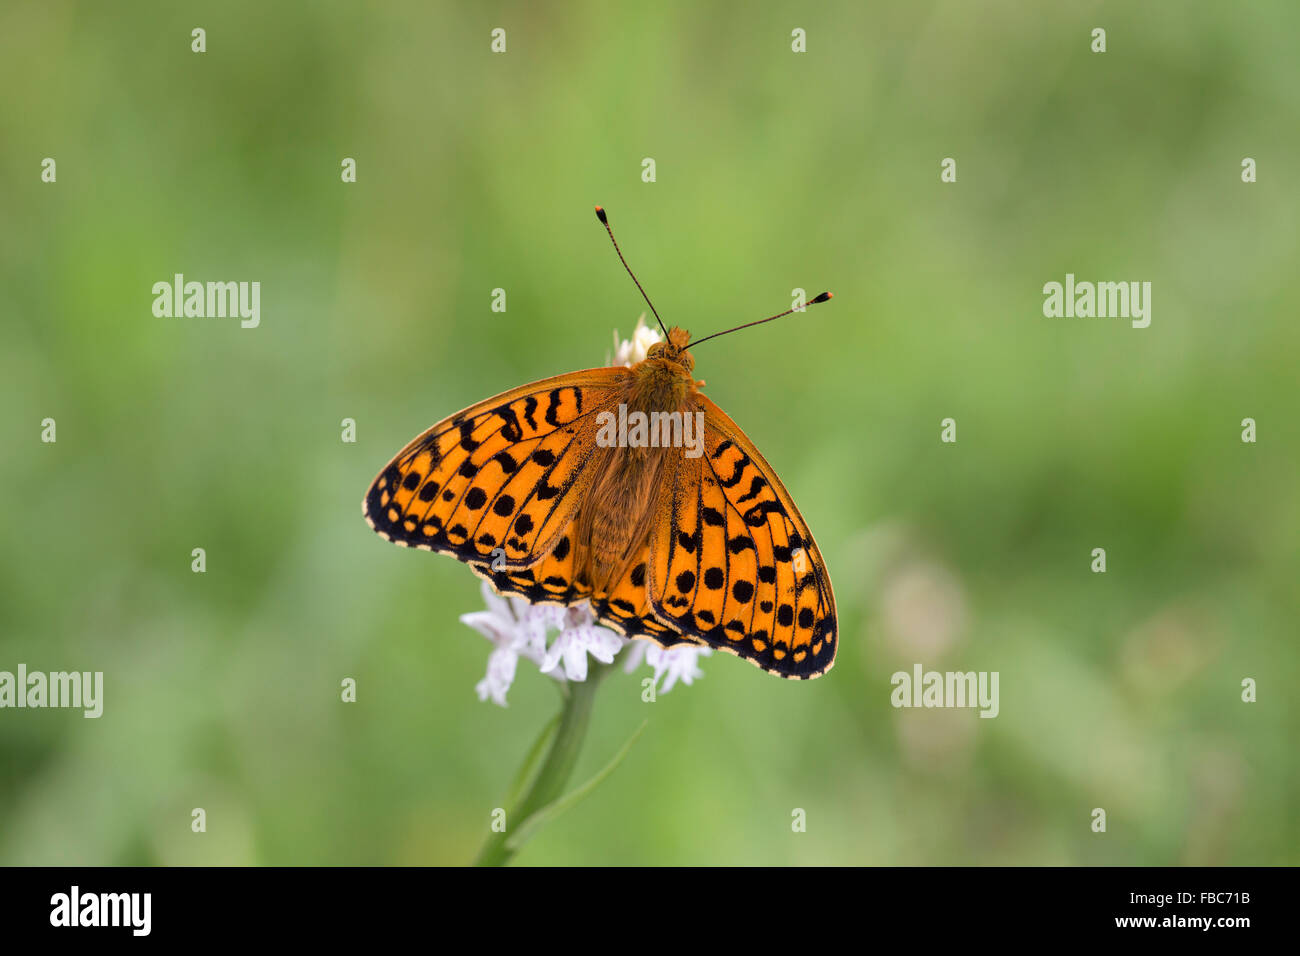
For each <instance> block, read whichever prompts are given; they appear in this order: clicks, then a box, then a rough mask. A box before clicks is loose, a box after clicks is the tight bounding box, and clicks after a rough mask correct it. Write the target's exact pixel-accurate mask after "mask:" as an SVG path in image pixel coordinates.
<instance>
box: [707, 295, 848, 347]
mask: <svg viewBox="0 0 1300 956" xmlns="http://www.w3.org/2000/svg"><path fill="white" fill-rule="evenodd" d="M833 298H835V296H833V295H832V294H831V293H829V292H823V293H822V294H821V295H819V296H817V298H815V299H810V300H808V302H807V303H806V305H805V307H807V306H808V305H817V304H818V303H820V302H829V301H830V300H831V299H833ZM798 311H799V310H798V309H786V310H785V311H784V312H778V313H777V314H776V315H769V316H768V317H767V318H766V319H759V320H758V321H757V322H746V323H745V324H744V325H738V326H736V327H735V328H734V329H726V330H724V331H722V332H714V333H713V334H712V335H706V336H705V337H704V338H702V339H696V340H695V341H694V342H691V343H689V344H688V345H687V346H686V347H687V348H688V349H689V348H694V347H695V346H697V345H699V344H700V343H701V342H707V341H708V340H709V339H716V338H717V337H718V336H719V335H726V334H727V333H728V332H739V331H740V330H741V329H747V328H749V327H750V326H751V325H762V324H763V323H764V322H771V321H772V320H773V319H779V318H782V317H783V316H787V315H789V314H790V313H791V312H798Z"/></svg>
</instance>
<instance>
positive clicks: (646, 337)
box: [609, 312, 662, 366]
mask: <svg viewBox="0 0 1300 956" xmlns="http://www.w3.org/2000/svg"><path fill="white" fill-rule="evenodd" d="M661 338H662V336H660V334H659V330H658V329H652V328H650V327H649V326H647V325H646V324H645V313H644V312H642V313H641V316H640V318H638V319H637V320H636V328H635V329H633V330H632V338H631V339H630V340H624V341H621V342H620V341H619V338H618V329H615V330H614V358H613V359H612V360H611V361H610V363H609V364H610V365H627V366H632V365H635V364H636V363H637V362H641V361H644V359H645V355H646V352H648V351H650V346H652V345H654V344H655V343H656V342H658V341H660V339H661Z"/></svg>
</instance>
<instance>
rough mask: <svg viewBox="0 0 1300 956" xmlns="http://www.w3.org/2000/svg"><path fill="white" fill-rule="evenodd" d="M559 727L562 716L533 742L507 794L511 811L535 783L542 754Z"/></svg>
mask: <svg viewBox="0 0 1300 956" xmlns="http://www.w3.org/2000/svg"><path fill="white" fill-rule="evenodd" d="M559 726H560V715H559V714H556V715H555V716H554V717H552V718H551V719H550V720H549V721H547V722H546V726H544V727H543V728H542V732H541V733H540V734H538V735H537V739H536V740H535V741H534V742H533V746H532V748H531V749H529V751H528V755H527V756H526V757H524V762H523V763H522V764H521V765H520V767H519V772H518V773H517V774H515V781H514V783H512V784H511V785H510V792H509V793H507V794H506V799H505V806H507V807H509V808H510V810H511V811H513V810H514V808H515V807H516V806H517V805H518V803H519V799H520V797H522V796H523V794H524V790H525V789H527V787H528V785H529V784H530V783H532V782H533V778H534V777H535V776H537V768H538V765H539V764H540V763H541V762H542V754H544V753H545V752H546V748H547V747H549V746H550V745H551V740H552V739H553V738H554V737H555V729H556V728H557V727H559Z"/></svg>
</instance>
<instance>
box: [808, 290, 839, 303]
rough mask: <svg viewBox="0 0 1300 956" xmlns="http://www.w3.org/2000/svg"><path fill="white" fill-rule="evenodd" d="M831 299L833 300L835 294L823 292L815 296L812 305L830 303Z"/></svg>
mask: <svg viewBox="0 0 1300 956" xmlns="http://www.w3.org/2000/svg"><path fill="white" fill-rule="evenodd" d="M833 298H835V294H834V293H832V292H823V293H822V294H821V295H819V296H817V298H815V299H813V303H817V302H828V301H830V300H831V299H833Z"/></svg>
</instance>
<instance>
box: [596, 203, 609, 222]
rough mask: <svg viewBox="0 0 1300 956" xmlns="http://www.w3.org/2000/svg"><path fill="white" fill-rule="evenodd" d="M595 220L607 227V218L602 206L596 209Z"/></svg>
mask: <svg viewBox="0 0 1300 956" xmlns="http://www.w3.org/2000/svg"><path fill="white" fill-rule="evenodd" d="M596 218H597V219H599V220H600V221H601V222H602V223H604V224H605V225H607V226H608V225H609V218H608V217H607V216H606V215H605V209H604V207H603V206H597V207H596Z"/></svg>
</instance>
